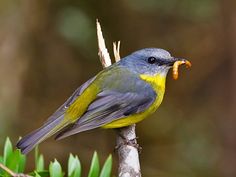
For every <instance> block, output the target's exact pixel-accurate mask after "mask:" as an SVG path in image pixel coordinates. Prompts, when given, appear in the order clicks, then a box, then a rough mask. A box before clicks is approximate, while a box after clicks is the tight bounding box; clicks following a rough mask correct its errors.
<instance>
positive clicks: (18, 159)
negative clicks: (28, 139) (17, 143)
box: [6, 150, 26, 173]
mask: <svg viewBox="0 0 236 177" xmlns="http://www.w3.org/2000/svg"><path fill="white" fill-rule="evenodd" d="M25 162H26V158H25V156H24V155H23V154H21V152H20V150H15V151H14V152H13V153H11V154H10V156H9V157H8V160H7V163H6V166H7V167H8V168H9V169H11V170H12V171H14V172H15V173H22V172H23V171H24V169H25Z"/></svg>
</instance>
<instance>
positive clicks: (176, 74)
mask: <svg viewBox="0 0 236 177" xmlns="http://www.w3.org/2000/svg"><path fill="white" fill-rule="evenodd" d="M183 64H185V65H186V68H190V67H191V66H192V64H191V63H190V62H189V61H188V60H182V61H176V62H175V63H174V65H173V72H172V74H173V78H174V79H175V80H176V79H178V76H179V72H178V69H179V66H180V65H183Z"/></svg>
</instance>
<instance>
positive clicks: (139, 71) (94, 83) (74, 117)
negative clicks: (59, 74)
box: [16, 48, 188, 154]
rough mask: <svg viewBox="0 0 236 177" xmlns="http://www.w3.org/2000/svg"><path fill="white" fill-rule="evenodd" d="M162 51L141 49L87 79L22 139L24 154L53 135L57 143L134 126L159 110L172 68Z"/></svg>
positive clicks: (21, 146) (168, 57) (19, 146)
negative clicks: (100, 130)
mask: <svg viewBox="0 0 236 177" xmlns="http://www.w3.org/2000/svg"><path fill="white" fill-rule="evenodd" d="M176 62H179V63H182V64H183V63H188V61H187V60H185V59H180V58H175V57H172V56H171V54H170V53H169V52H168V51H166V50H164V49H160V48H144V49H141V50H138V51H136V52H133V53H131V54H130V55H128V56H126V57H124V58H122V59H121V60H120V61H118V62H116V63H114V64H112V65H111V66H109V67H107V68H105V69H103V70H102V71H100V72H99V73H98V74H97V75H96V76H94V77H92V78H91V79H89V80H88V81H87V82H85V83H84V84H83V85H82V86H80V87H79V88H78V89H76V90H75V91H74V93H73V94H72V95H71V96H70V97H69V98H68V99H67V100H66V101H65V103H64V104H62V105H61V106H60V107H59V108H58V109H57V110H56V111H55V112H54V113H53V114H52V115H51V116H50V117H49V118H48V120H46V122H45V123H44V124H43V125H42V126H41V127H40V128H38V129H37V130H35V131H33V132H31V133H30V134H28V135H26V136H25V137H23V138H21V139H20V140H19V141H18V143H17V145H16V147H17V148H18V149H20V151H21V152H22V153H23V154H27V153H28V152H30V151H31V150H32V149H33V148H34V147H35V146H36V145H37V144H39V143H41V142H42V141H44V140H45V139H47V138H49V137H50V136H53V135H55V134H56V137H55V139H56V140H59V139H62V138H65V137H68V136H71V135H74V134H77V133H80V132H84V131H87V130H92V129H95V128H99V127H101V128H104V129H116V128H121V127H126V126H129V125H132V124H136V123H138V122H140V121H142V120H143V119H145V118H146V117H148V116H149V115H151V114H153V113H154V112H155V111H156V110H157V109H158V107H159V106H160V104H161V102H162V100H163V97H164V94H165V85H166V76H167V73H168V71H169V70H170V68H172V67H173V65H174V64H175V63H176Z"/></svg>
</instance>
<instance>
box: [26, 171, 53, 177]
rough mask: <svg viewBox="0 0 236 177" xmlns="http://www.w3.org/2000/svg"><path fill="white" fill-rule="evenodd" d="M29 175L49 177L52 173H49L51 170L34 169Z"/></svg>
mask: <svg viewBox="0 0 236 177" xmlns="http://www.w3.org/2000/svg"><path fill="white" fill-rule="evenodd" d="M29 175H31V176H35V177H48V176H49V175H50V174H49V171H46V170H44V171H34V172H32V173H30V174H29Z"/></svg>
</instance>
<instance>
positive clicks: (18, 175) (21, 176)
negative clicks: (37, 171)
mask: <svg viewBox="0 0 236 177" xmlns="http://www.w3.org/2000/svg"><path fill="white" fill-rule="evenodd" d="M0 168H1V169H3V170H4V171H6V172H7V173H8V174H9V175H10V176H12V177H32V176H29V175H26V174H22V173H14V172H13V171H11V170H10V169H9V168H7V167H6V166H5V165H3V164H2V163H0Z"/></svg>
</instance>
